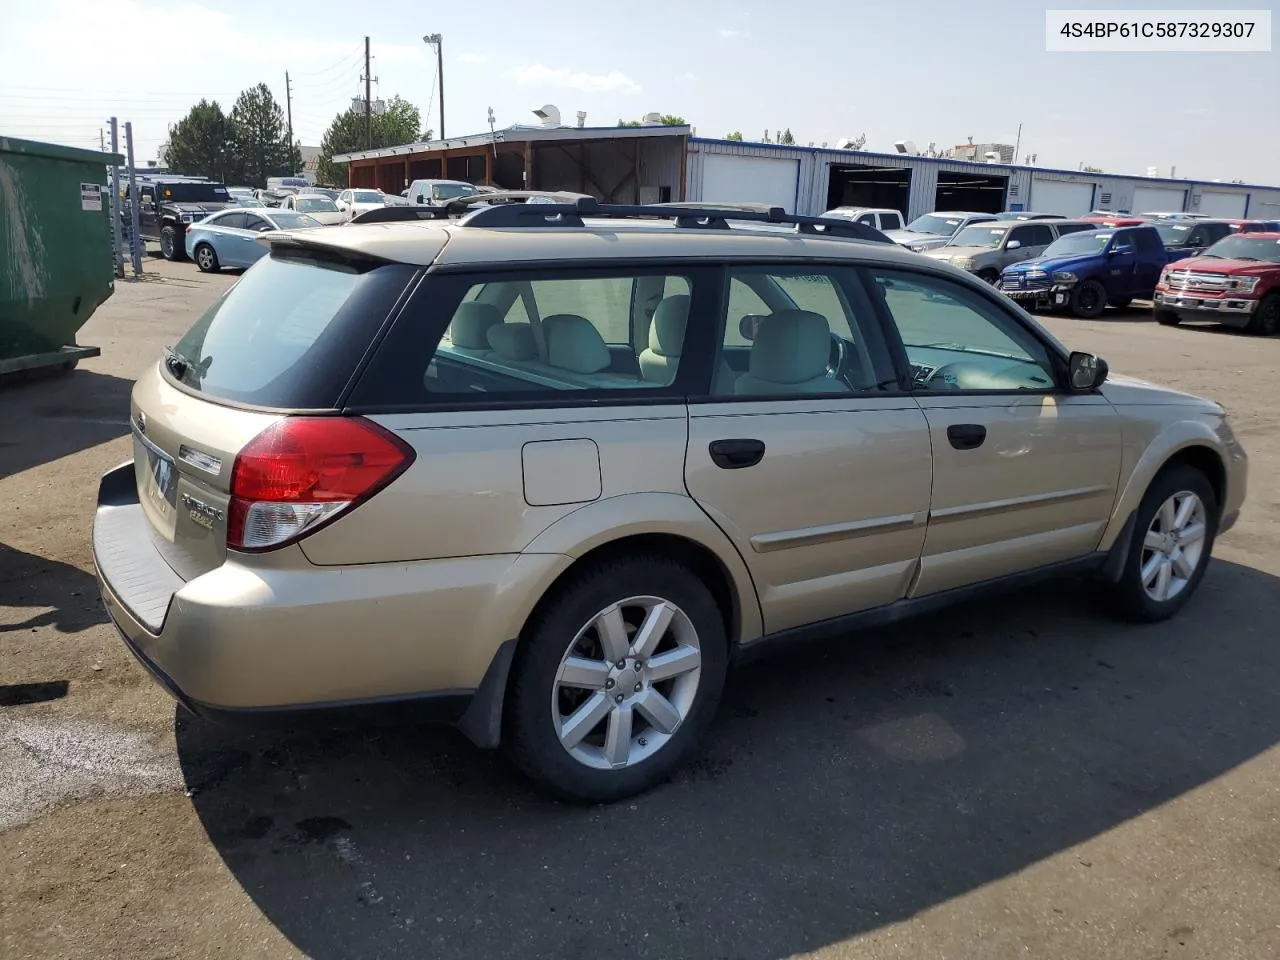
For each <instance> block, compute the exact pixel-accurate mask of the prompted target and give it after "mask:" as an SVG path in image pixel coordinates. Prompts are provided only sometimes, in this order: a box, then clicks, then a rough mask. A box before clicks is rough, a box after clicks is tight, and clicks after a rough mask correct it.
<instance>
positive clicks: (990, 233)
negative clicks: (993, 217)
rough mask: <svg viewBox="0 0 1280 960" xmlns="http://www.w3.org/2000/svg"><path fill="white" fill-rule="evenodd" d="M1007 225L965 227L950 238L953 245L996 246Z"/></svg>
mask: <svg viewBox="0 0 1280 960" xmlns="http://www.w3.org/2000/svg"><path fill="white" fill-rule="evenodd" d="M1008 232H1009V228H1008V227H977V226H974V227H965V228H964V229H963V230H961V231H960V232H959V233H957V234H956V235H955V236H954V237H952V238H951V243H950V246H953V247H998V246H1000V241H1002V240H1003V239H1004V235H1005V234H1006V233H1008Z"/></svg>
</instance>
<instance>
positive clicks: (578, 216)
mask: <svg viewBox="0 0 1280 960" xmlns="http://www.w3.org/2000/svg"><path fill="white" fill-rule="evenodd" d="M583 217H591V218H605V219H634V218H646V217H647V218H652V219H658V220H674V221H675V225H676V226H677V227H681V228H684V229H691V230H728V229H730V226H729V221H731V220H735V221H743V222H747V223H769V224H789V225H793V226H794V227H795V232H796V233H799V234H805V235H809V236H826V237H846V238H850V239H854V240H866V241H869V242H872V243H892V242H893V241H892V240H890V239H889V238H888V237H886V236H885V235H884V234H883V233H881V232H880V231H879V230H876V229H874V228H872V227H868V226H866V225H865V224H861V223H856V222H854V221H852V220H843V219H841V220H837V219H834V218H829V217H828V218H824V217H805V216H800V215H798V214H791V213H787V212H786V210H784V209H783V208H782V207H771V206H767V205H763V204H746V203H744V204H721V205H719V206H717V205H715V204H710V205H693V204H685V203H654V204H643V205H641V204H634V205H633V204H602V203H600V202H599V201H598V200H596V199H595V198H593V197H582V198H579V199H578V200H576V201H575V202H573V203H563V204H561V203H539V204H524V203H510V204H508V203H503V204H497V205H493V206H487V207H481V208H480V209H479V210H476V211H474V212H473V213H470V214H468V215H467V216H466V217H464V218H463V219H462V220H461V224H462V225H465V226H468V227H489V228H502V227H583V226H585V225H586V224H585V222H584V221H583ZM406 219H409V218H406Z"/></svg>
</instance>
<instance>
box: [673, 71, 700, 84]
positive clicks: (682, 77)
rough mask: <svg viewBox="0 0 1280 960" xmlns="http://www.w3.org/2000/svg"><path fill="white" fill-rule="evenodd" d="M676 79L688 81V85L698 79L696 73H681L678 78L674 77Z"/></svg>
mask: <svg viewBox="0 0 1280 960" xmlns="http://www.w3.org/2000/svg"><path fill="white" fill-rule="evenodd" d="M676 79H677V80H686V81H688V82H689V83H693V82H694V81H695V80H697V79H698V75H697V74H696V73H682V74H680V76H678V77H676Z"/></svg>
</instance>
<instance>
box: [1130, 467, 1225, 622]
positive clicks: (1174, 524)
mask: <svg viewBox="0 0 1280 960" xmlns="http://www.w3.org/2000/svg"><path fill="white" fill-rule="evenodd" d="M1218 511H1219V506H1218V500H1217V497H1216V496H1215V495H1214V492H1213V487H1212V485H1211V484H1210V483H1209V480H1208V478H1206V477H1205V475H1204V474H1203V473H1201V472H1200V471H1199V470H1197V469H1195V468H1194V467H1191V466H1186V465H1179V466H1175V467H1173V468H1171V469H1168V470H1165V471H1164V472H1163V473H1161V474H1160V475H1158V476H1157V477H1156V479H1155V480H1154V481H1152V484H1151V486H1150V488H1148V490H1147V493H1146V496H1144V497H1143V498H1142V503H1141V505H1140V506H1139V507H1138V512H1137V516H1136V519H1135V522H1134V527H1133V534H1132V537H1133V539H1132V540H1131V541H1130V543H1129V554H1128V557H1127V558H1126V559H1125V564H1124V569H1123V570H1122V571H1121V574H1120V579H1119V580H1118V581H1117V582H1116V583H1115V584H1112V585H1110V586H1109V588H1108V589H1109V591H1110V593H1111V599H1112V601H1113V605H1114V607H1115V608H1116V611H1117V612H1118V613H1119V614H1120V615H1121V616H1123V617H1125V618H1126V619H1129V620H1137V621H1142V622H1146V623H1154V622H1155V621H1157V620H1165V619H1168V618H1169V617H1171V616H1173V615H1174V614H1175V613H1177V612H1178V611H1179V610H1181V609H1182V607H1183V605H1185V604H1186V602H1187V601H1188V600H1190V599H1191V595H1192V594H1193V593H1195V591H1196V587H1198V586H1199V585H1200V580H1201V578H1203V577H1204V571H1205V568H1206V567H1207V566H1208V564H1209V555H1210V553H1211V552H1212V550H1213V540H1214V537H1215V536H1216V535H1217V532H1218Z"/></svg>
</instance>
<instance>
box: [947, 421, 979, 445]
mask: <svg viewBox="0 0 1280 960" xmlns="http://www.w3.org/2000/svg"><path fill="white" fill-rule="evenodd" d="M986 439H987V428H986V427H984V426H983V425H982V424H980V423H953V424H952V425H951V426H949V427H947V440H949V441H950V442H951V446H953V447H955V448H956V449H957V450H976V449H977V448H978V447H980V446H982V443H983V441H984V440H986Z"/></svg>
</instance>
